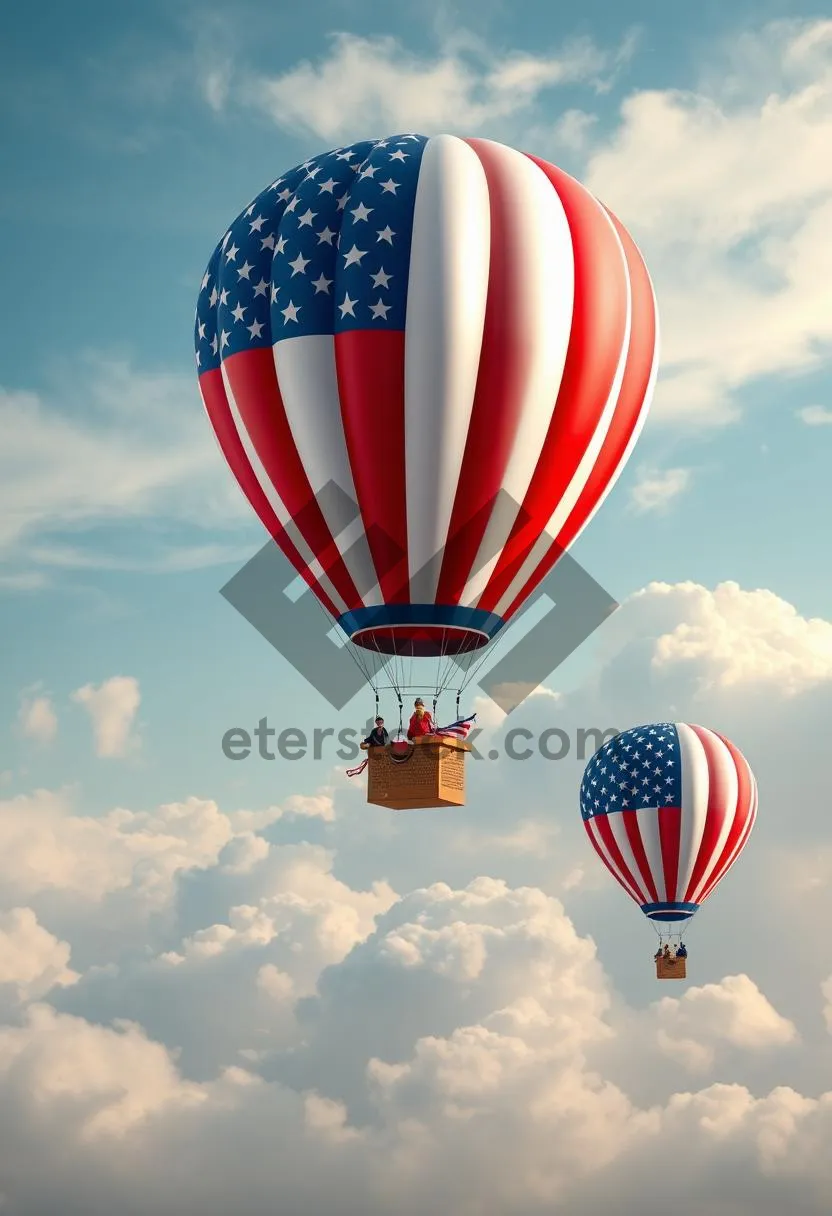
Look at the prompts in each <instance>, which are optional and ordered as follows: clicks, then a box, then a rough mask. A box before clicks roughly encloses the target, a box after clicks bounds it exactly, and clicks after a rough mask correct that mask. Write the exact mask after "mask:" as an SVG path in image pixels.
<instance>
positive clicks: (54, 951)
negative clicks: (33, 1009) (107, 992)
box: [0, 908, 79, 1001]
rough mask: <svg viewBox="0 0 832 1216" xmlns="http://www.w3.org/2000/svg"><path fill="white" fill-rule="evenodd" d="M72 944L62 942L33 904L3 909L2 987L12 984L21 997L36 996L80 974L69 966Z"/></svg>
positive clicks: (0, 915)
mask: <svg viewBox="0 0 832 1216" xmlns="http://www.w3.org/2000/svg"><path fill="white" fill-rule="evenodd" d="M69 957H70V948H69V945H68V944H67V942H59V941H58V939H57V938H56V937H54V936H53V935H52V934H51V933H50V932H49V931H48V930H47V929H44V927H43V925H41V924H39V922H38V918H37V916H36V915H35V913H34V912H33V911H32V909H31V908H12V909H11V910H10V911H8V912H0V988H2V986H5V985H10V986H12V987H13V988H14V989H15V990H16V993H17V996H18V999H19V1000H21V1001H24V1000H25V1001H29V1000H37V999H38V998H39V997H42V996H45V995H46V993H48V992H49V991H50V989H51V988H53V987H54V986H55V985H56V984H60V985H68V984H74V983H75V981H76V980H77V979H78V978H79V977H78V974H77V972H75V971H72V970H71V969H70V967H69V965H68V964H69Z"/></svg>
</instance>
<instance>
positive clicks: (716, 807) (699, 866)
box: [682, 726, 737, 900]
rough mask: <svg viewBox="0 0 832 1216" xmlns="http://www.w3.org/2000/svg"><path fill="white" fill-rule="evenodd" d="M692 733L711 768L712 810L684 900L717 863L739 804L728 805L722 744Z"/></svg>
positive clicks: (708, 812) (704, 733) (709, 734)
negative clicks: (723, 836) (719, 848)
mask: <svg viewBox="0 0 832 1216" xmlns="http://www.w3.org/2000/svg"><path fill="white" fill-rule="evenodd" d="M690 729H691V730H692V731H693V733H694V734H695V735H696V737H697V738H698V739H699V742H700V743H701V744H702V749H703V751H704V753H705V762H706V764H707V766H708V807H707V810H706V811H705V827H704V829H703V831H702V840H701V843H700V845H699V852H698V853H697V855H696V861H695V863H694V866H693V871H692V872H691V876H690V882H689V883H688V885H687V890H686V891H685V893H684V895H683V896H682V899H684V900H689V899H690V897H691V893H692V892H693V891H695V890H696V888H697V887H698V886H699V883H700V882H701V881H702V876H703V874H704V873H705V871H706V870H707V868H708V866H709V865H710V863H711V862H712V861H713V859H714V854H715V852H716V847H717V844H718V843H719V837H720V834H721V832H722V828H723V824H724V823H725V817H726V816H727V815H730V816H731V818H732V819H733V818H734V816H735V815H736V812H737V804H736V802H735V801H732V802H731V804H730V805H729V803H728V792H729V785H728V778H727V774H726V772H725V768H724V765H723V764H721V763H720V756H719V749H720V748H721V747H722V743H721V742H720V739H719V737H718V736H717V735H715V734H714V733H713V732H712V731H709V730H705V729H704V728H703V727H701V726H691V728H690Z"/></svg>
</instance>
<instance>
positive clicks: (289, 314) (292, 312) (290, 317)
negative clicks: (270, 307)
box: [281, 300, 301, 325]
mask: <svg viewBox="0 0 832 1216" xmlns="http://www.w3.org/2000/svg"><path fill="white" fill-rule="evenodd" d="M300 307H301V306H300V305H299V304H293V303H292V301H291V300H290V301H289V303H288V304H287V305H286V307H285V308H283V309H281V312H282V314H283V316H284V317H285V318H286V319H285V321H284V322H283V324H284V325H286V324H288V323H289V321H294V322H295V324H297V320H298V313H299V311H300Z"/></svg>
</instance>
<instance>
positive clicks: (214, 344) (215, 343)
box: [211, 334, 219, 354]
mask: <svg viewBox="0 0 832 1216" xmlns="http://www.w3.org/2000/svg"><path fill="white" fill-rule="evenodd" d="M218 346H219V342H218V341H217V335H216V334H214V336H213V338H212V339H211V350H212V351H213V352H214V354H216V353H217V347H218Z"/></svg>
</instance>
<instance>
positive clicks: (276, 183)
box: [269, 177, 283, 190]
mask: <svg viewBox="0 0 832 1216" xmlns="http://www.w3.org/2000/svg"><path fill="white" fill-rule="evenodd" d="M282 185H283V178H282V177H279V178H278V179H277V181H276V182H272V184H271V185H270V186H269V189H270V190H276V189H277V187H278V186H282Z"/></svg>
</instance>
